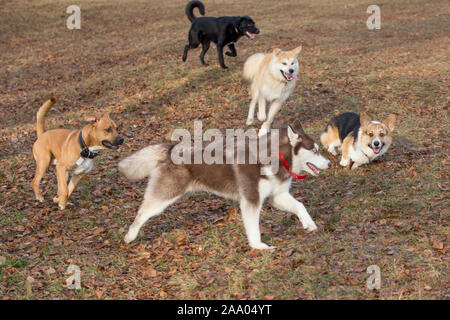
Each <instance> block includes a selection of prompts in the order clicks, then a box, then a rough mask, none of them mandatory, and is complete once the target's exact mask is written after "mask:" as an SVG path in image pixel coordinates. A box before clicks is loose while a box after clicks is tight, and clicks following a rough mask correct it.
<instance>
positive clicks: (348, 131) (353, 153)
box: [320, 112, 396, 170]
mask: <svg viewBox="0 0 450 320" xmlns="http://www.w3.org/2000/svg"><path fill="white" fill-rule="evenodd" d="M395 119H396V117H395V114H390V115H389V116H388V117H387V119H386V120H385V121H384V122H383V123H382V122H379V121H375V120H372V121H371V120H370V118H369V117H368V116H367V114H362V115H361V116H360V115H359V114H357V113H353V112H345V113H342V114H340V115H338V116H336V117H334V118H332V119H331V120H330V122H329V123H328V124H327V126H326V127H325V132H324V133H322V135H321V136H320V141H321V143H322V145H323V146H324V147H325V148H326V149H327V150H328V152H330V153H331V154H333V155H335V156H336V155H337V153H336V148H338V149H340V150H341V152H342V157H341V161H340V163H339V164H340V165H341V166H343V167H346V166H348V165H349V164H350V160H351V161H353V165H352V167H351V168H352V170H354V169H356V168H358V167H359V166H360V165H362V164H366V163H369V162H371V161H373V160H374V159H376V158H378V157H381V156H382V155H383V154H385V153H386V152H387V151H388V149H389V147H390V146H391V143H392V132H393V131H394V126H395Z"/></svg>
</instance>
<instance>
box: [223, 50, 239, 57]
mask: <svg viewBox="0 0 450 320" xmlns="http://www.w3.org/2000/svg"><path fill="white" fill-rule="evenodd" d="M225 54H226V55H227V56H229V57H236V56H237V54H233V53H232V52H230V51H227V52H225Z"/></svg>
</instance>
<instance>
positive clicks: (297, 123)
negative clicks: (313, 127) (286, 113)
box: [292, 120, 305, 133]
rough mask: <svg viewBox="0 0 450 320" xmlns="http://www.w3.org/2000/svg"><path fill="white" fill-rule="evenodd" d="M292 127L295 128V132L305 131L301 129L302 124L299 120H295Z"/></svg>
mask: <svg viewBox="0 0 450 320" xmlns="http://www.w3.org/2000/svg"><path fill="white" fill-rule="evenodd" d="M292 127H293V129H294V130H295V132H297V133H305V131H304V130H303V127H302V124H301V123H300V120H295V121H294V124H293V125H292Z"/></svg>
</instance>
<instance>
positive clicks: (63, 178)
mask: <svg viewBox="0 0 450 320" xmlns="http://www.w3.org/2000/svg"><path fill="white" fill-rule="evenodd" d="M68 177H69V173H68V172H67V171H66V168H65V167H63V166H60V165H56V178H57V180H58V197H57V198H53V202H57V203H58V204H59V209H60V210H64V208H65V207H66V204H67V198H68V193H69V192H68V189H67V179H68Z"/></svg>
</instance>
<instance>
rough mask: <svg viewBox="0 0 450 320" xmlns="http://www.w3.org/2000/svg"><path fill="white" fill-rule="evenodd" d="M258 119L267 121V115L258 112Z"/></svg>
mask: <svg viewBox="0 0 450 320" xmlns="http://www.w3.org/2000/svg"><path fill="white" fill-rule="evenodd" d="M258 120H259V121H261V122H262V121H266V115H265V114H260V113H259V112H258Z"/></svg>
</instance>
